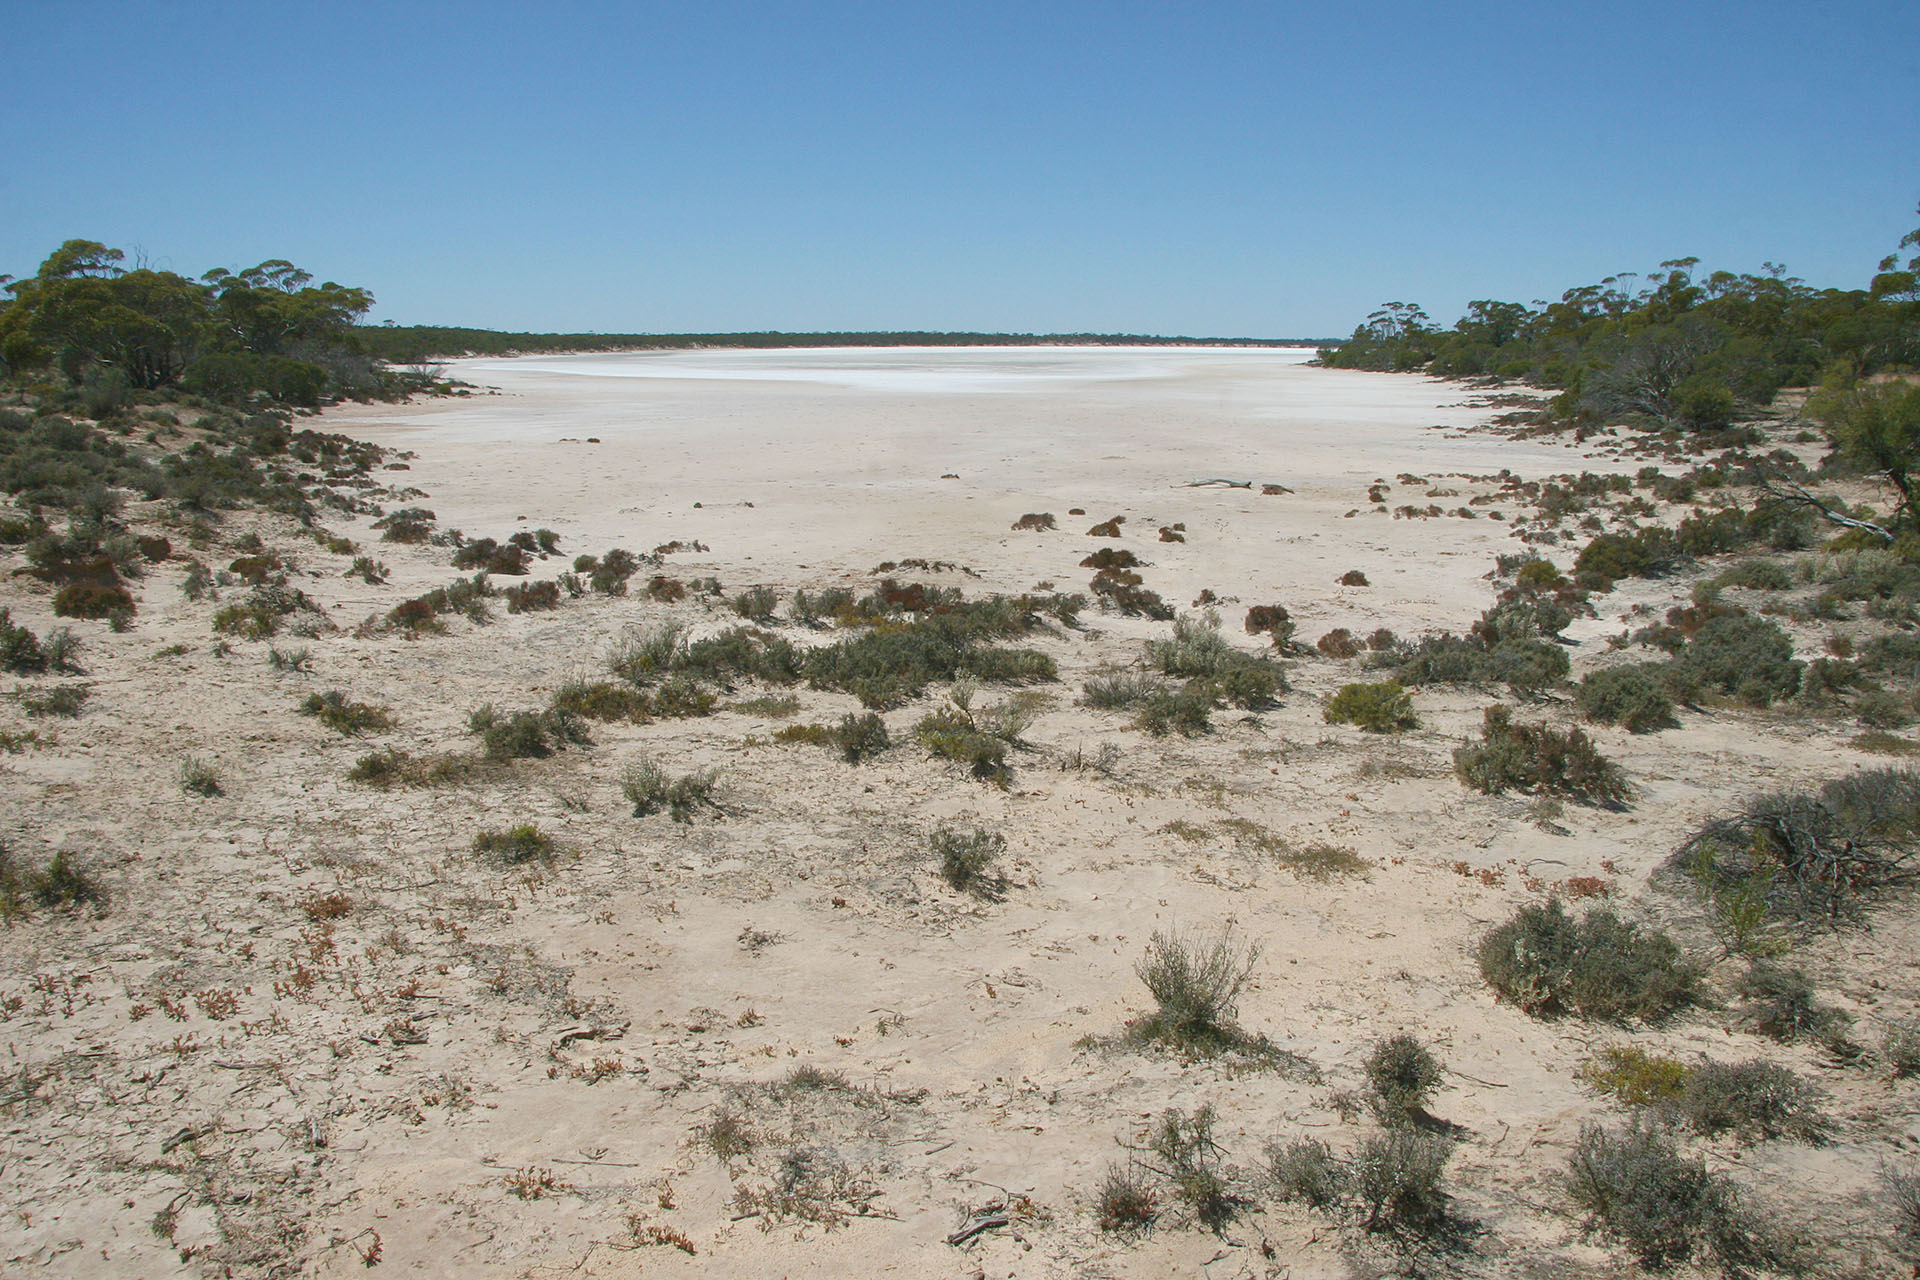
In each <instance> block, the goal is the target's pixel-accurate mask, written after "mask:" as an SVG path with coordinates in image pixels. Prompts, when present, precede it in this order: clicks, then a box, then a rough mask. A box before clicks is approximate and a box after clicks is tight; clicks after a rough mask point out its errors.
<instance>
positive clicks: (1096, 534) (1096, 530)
mask: <svg viewBox="0 0 1920 1280" xmlns="http://www.w3.org/2000/svg"><path fill="white" fill-rule="evenodd" d="M1125 521H1126V517H1125V516H1115V517H1113V519H1111V520H1103V521H1101V522H1100V523H1099V524H1097V525H1095V526H1093V528H1091V529H1089V530H1087V536H1088V537H1089V538H1117V537H1119V536H1120V526H1121V525H1122V524H1123V523H1125Z"/></svg>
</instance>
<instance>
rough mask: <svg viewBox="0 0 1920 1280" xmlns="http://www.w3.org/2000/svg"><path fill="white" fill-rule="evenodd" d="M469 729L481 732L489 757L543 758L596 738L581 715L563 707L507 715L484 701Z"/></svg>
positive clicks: (471, 718) (471, 717)
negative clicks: (588, 734) (589, 735)
mask: <svg viewBox="0 0 1920 1280" xmlns="http://www.w3.org/2000/svg"><path fill="white" fill-rule="evenodd" d="M467 731H468V732H469V733H476V734H479V735H480V740H481V742H482V744H483V745H484V747H485V750H486V756H487V759H489V760H540V759H545V758H546V757H547V756H550V755H552V754H554V753H555V752H556V751H564V750H566V749H567V748H568V747H569V746H573V745H575V744H582V745H584V744H587V743H589V742H591V741H592V739H590V738H589V737H588V736H587V731H586V726H585V725H584V724H582V723H581V721H580V718H579V717H578V716H577V715H574V714H573V713H572V712H570V711H567V710H564V709H562V708H559V707H549V708H547V709H546V710H545V711H509V712H506V713H504V714H503V713H501V712H498V711H495V710H494V707H493V704H492V703H490V702H489V703H482V704H481V705H480V706H479V707H476V708H475V709H474V710H473V711H472V712H470V713H469V714H468V716H467Z"/></svg>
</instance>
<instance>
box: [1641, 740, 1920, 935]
mask: <svg viewBox="0 0 1920 1280" xmlns="http://www.w3.org/2000/svg"><path fill="white" fill-rule="evenodd" d="M1916 848H1920V774H1915V773H1913V772H1911V771H1909V770H1906V769H1897V768H1884V769H1868V770H1863V771H1861V772H1859V773H1856V774H1850V775H1848V776H1845V777H1841V778H1836V779H1834V780H1832V781H1830V782H1828V783H1826V784H1825V785H1824V786H1822V787H1821V788H1820V789H1819V790H1818V791H1817V792H1786V793H1776V794H1770V795H1761V796H1755V797H1753V798H1752V799H1749V800H1748V801H1746V802H1745V803H1744V804H1743V805H1742V806H1741V807H1740V809H1739V811H1738V812H1736V813H1735V814H1733V815H1731V816H1729V817H1724V818H1715V819H1711V820H1709V821H1708V822H1706V823H1704V824H1702V825H1701V826H1700V827H1699V828H1698V829H1696V830H1695V831H1694V833H1693V834H1692V835H1691V836H1690V837H1689V838H1688V839H1687V841H1686V843H1684V844H1683V845H1681V847H1680V848H1679V850H1678V851H1676V852H1675V853H1674V855H1673V856H1672V858H1670V859H1669V860H1668V865H1669V866H1670V867H1672V868H1673V869H1675V870H1677V871H1680V872H1682V873H1683V874H1685V875H1688V876H1691V877H1692V878H1693V879H1694V880H1695V881H1696V882H1697V883H1699V884H1700V886H1701V888H1702V889H1703V891H1704V892H1705V893H1706V894H1707V896H1708V898H1709V901H1710V902H1712V903H1714V904H1716V905H1718V904H1723V903H1724V904H1728V909H1729V910H1734V909H1738V910H1739V911H1740V914H1741V915H1742V916H1743V918H1746V919H1747V924H1748V928H1747V929H1746V933H1747V934H1748V935H1755V934H1758V933H1760V932H1762V931H1763V928H1764V925H1765V924H1766V923H1767V922H1770V921H1791V922H1794V923H1797V924H1799V925H1801V926H1803V927H1811V926H1816V925H1832V924H1837V923H1839V922H1842V921H1846V920H1851V919H1854V918H1856V917H1857V916H1858V914H1859V913H1860V912H1861V910H1862V909H1863V908H1864V907H1865V906H1866V904H1868V903H1870V902H1872V901H1873V900H1874V899H1876V898H1877V897H1879V896H1880V895H1882V894H1884V893H1886V892H1888V891H1889V890H1891V889H1893V888H1895V887H1898V886H1901V885H1904V884H1906V883H1908V882H1909V881H1911V880H1912V879H1913V876H1914V867H1913V860H1914V857H1915V852H1916Z"/></svg>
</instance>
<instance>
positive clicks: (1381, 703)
mask: <svg viewBox="0 0 1920 1280" xmlns="http://www.w3.org/2000/svg"><path fill="white" fill-rule="evenodd" d="M1322 717H1323V718H1324V719H1325V720H1326V722H1327V723H1328V724H1351V725H1357V726H1359V727H1360V728H1362V729H1365V730H1366V731H1367V732H1369V733H1398V732H1399V731H1400V730H1402V729H1417V728H1419V726H1420V720H1419V718H1418V717H1417V716H1415V715H1414V713H1413V699H1412V698H1411V697H1410V696H1409V695H1408V693H1407V691H1406V689H1405V688H1403V687H1402V686H1401V684H1400V682H1399V681H1398V680H1382V681H1379V682H1378V683H1374V684H1350V685H1345V686H1343V687H1342V688H1341V690H1340V692H1338V693H1336V694H1334V695H1333V697H1332V699H1331V700H1329V701H1328V703H1327V705H1326V709H1325V710H1324V711H1323V712H1322Z"/></svg>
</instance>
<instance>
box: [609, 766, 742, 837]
mask: <svg viewBox="0 0 1920 1280" xmlns="http://www.w3.org/2000/svg"><path fill="white" fill-rule="evenodd" d="M718 782H719V779H718V777H717V775H716V774H715V773H714V772H713V771H712V770H710V769H709V770H702V771H700V772H697V773H688V774H682V775H681V776H680V777H678V778H675V777H671V776H669V775H668V773H667V771H666V770H664V769H662V768H661V767H660V766H659V764H657V763H656V762H654V761H652V760H649V759H646V758H645V757H642V758H641V759H638V760H635V761H633V762H632V763H631V764H629V765H628V766H627V767H626V769H625V770H624V771H623V772H622V773H621V775H620V793H621V794H622V795H624V796H626V798H627V800H628V802H629V803H631V804H632V805H633V816H634V817H636V818H644V817H647V816H648V815H650V814H655V813H659V812H661V811H663V810H664V811H665V812H666V814H667V816H668V817H670V818H672V819H673V820H674V821H675V822H692V821H693V819H694V817H695V815H697V814H698V813H700V812H701V811H702V810H706V809H711V810H713V811H714V812H715V813H719V812H721V809H720V805H719V804H718V803H717V802H716V801H715V800H714V799H713V792H714V788H715V787H716V786H717V785H718Z"/></svg>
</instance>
